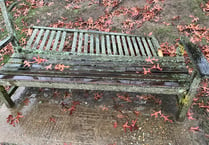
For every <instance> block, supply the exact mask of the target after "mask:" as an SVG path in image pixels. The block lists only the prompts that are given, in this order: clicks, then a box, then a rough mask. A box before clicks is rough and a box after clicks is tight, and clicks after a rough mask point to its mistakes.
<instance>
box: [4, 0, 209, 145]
mask: <svg viewBox="0 0 209 145" xmlns="http://www.w3.org/2000/svg"><path fill="white" fill-rule="evenodd" d="M159 1H160V0H159ZM51 2H53V4H52V3H51ZM201 2H203V0H175V1H172V0H165V1H164V2H163V3H160V6H161V7H162V11H160V12H159V13H158V14H157V15H156V16H155V17H154V18H152V19H151V20H150V21H144V22H143V23H141V21H140V20H141V16H140V15H136V16H134V17H132V14H126V15H116V12H117V11H123V12H121V13H126V10H127V9H129V8H130V9H131V8H132V7H138V8H143V7H144V6H145V5H146V0H143V1H142V0H123V1H121V3H120V4H119V5H117V6H116V7H113V6H109V7H105V6H103V5H101V6H99V5H98V4H97V3H96V1H93V0H92V1H87V0H68V1H67V0H66V1H61V0H56V1H55V0H46V1H45V5H44V6H42V7H40V8H36V9H34V10H32V11H31V12H30V13H28V14H27V15H26V16H24V17H19V18H15V23H17V24H19V26H20V27H22V22H21V20H22V19H24V21H25V22H26V23H27V26H28V27H29V26H31V25H39V26H54V27H55V26H56V27H66V28H72V27H73V28H74V27H76V28H81V29H87V28H88V29H95V30H105V31H115V32H124V33H131V34H137V35H148V34H149V33H150V32H152V34H153V35H155V37H156V38H157V39H158V41H159V43H164V42H169V43H171V44H175V40H176V39H177V38H179V37H180V36H181V35H182V34H181V33H180V32H179V31H178V29H177V28H176V27H177V25H188V24H190V23H191V21H192V19H193V18H191V17H190V15H194V16H196V17H198V18H199V19H200V20H199V23H200V26H202V27H203V26H205V27H207V28H209V23H208V16H205V15H204V14H203V12H202V9H201V8H200V6H199V5H200V3H201ZM51 4H52V5H51ZM69 4H71V5H69ZM34 5H35V4H34ZM68 6H69V7H68ZM66 7H67V8H66ZM19 8H21V6H19ZM124 8H126V9H124ZM108 12H109V13H108ZM176 16H179V17H178V19H176V20H172V18H174V17H176ZM89 18H92V19H93V23H94V24H92V22H91V21H90V20H91V19H89ZM110 19H111V21H108V20H110ZM127 20H128V21H127ZM97 22H98V24H100V25H97ZM106 22H107V23H106ZM132 25H133V26H132ZM23 28H25V29H27V27H25V26H23ZM17 32H18V31H17ZM26 33H27V32H26ZM21 36H22V35H21ZM70 93H72V94H71V95H69V94H70ZM95 93H98V91H97V92H96V91H87V90H80V91H79V90H72V92H69V90H57V89H38V88H26V89H23V88H22V89H19V90H18V92H17V94H16V95H14V96H13V99H14V100H15V101H16V104H19V105H17V106H16V108H14V109H7V108H6V107H5V105H1V106H0V130H1V131H0V144H2V145H3V144H5V145H6V144H16V145H37V144H38V145H42V144H43V145H45V144H50V145H54V144H60V145H63V144H64V145H70V144H72V145H87V144H88V145H116V144H117V145H130V144H133V145H143V144H144V145H207V144H208V142H209V139H208V136H206V134H209V125H208V123H209V121H208V112H204V113H202V112H201V111H199V110H197V109H199V108H195V107H193V108H192V109H191V111H192V112H193V113H194V114H193V117H195V118H196V119H195V120H188V119H186V120H185V121H184V122H176V121H175V114H176V111H177V106H176V96H160V95H158V96H155V97H150V95H144V94H135V93H129V94H126V93H125V94H124V93H122V92H101V91H100V92H99V93H102V97H101V98H100V99H98V100H97V99H95V97H94V96H95ZM118 93H119V94H123V95H125V96H129V97H130V99H131V100H133V102H127V101H124V100H120V99H118V97H117V94H118ZM137 96H138V97H137ZM139 96H143V97H142V98H143V99H140V97H139ZM146 96H147V97H146ZM147 98H148V99H147ZM156 98H157V99H156ZM156 100H158V101H157V102H158V103H156ZM159 100H162V103H159ZM206 100H207V99H206ZM75 104H76V105H75ZM72 107H75V111H74V110H73V111H72ZM69 110H70V111H69ZM159 110H161V111H162V113H163V114H164V115H169V116H170V117H169V119H171V120H173V123H170V122H168V121H166V122H165V121H164V120H163V118H162V117H161V118H160V117H157V118H155V117H154V116H152V117H151V114H152V113H154V112H155V111H159ZM17 112H21V113H22V115H23V116H24V117H23V118H20V122H19V124H17V125H16V127H13V126H12V125H10V124H8V123H7V122H6V121H7V119H6V118H7V117H8V115H10V114H12V115H13V116H15V115H17ZM135 120H136V124H135V125H134V127H133V128H132V131H130V129H129V128H126V132H125V131H124V128H123V125H124V124H125V123H126V122H127V121H128V125H131V124H132V123H133V122H132V121H135ZM206 120H207V121H206ZM116 122H117V124H116ZM197 126H200V129H196V130H195V129H194V131H193V130H191V127H197Z"/></svg>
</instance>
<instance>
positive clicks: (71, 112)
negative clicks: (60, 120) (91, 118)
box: [68, 106, 76, 115]
mask: <svg viewBox="0 0 209 145" xmlns="http://www.w3.org/2000/svg"><path fill="white" fill-rule="evenodd" d="M75 110H76V108H75V106H71V107H70V108H69V109H68V111H70V115H72V114H73V111H75Z"/></svg>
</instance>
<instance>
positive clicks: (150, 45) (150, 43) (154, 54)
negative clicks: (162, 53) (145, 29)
mask: <svg viewBox="0 0 209 145" xmlns="http://www.w3.org/2000/svg"><path fill="white" fill-rule="evenodd" d="M147 42H148V45H149V47H150V50H151V52H152V55H153V56H157V53H156V49H154V47H153V44H152V42H151V40H150V39H147Z"/></svg>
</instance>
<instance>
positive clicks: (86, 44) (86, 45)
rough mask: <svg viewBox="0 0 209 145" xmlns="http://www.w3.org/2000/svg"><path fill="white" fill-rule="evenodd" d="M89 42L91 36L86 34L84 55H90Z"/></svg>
mask: <svg viewBox="0 0 209 145" xmlns="http://www.w3.org/2000/svg"><path fill="white" fill-rule="evenodd" d="M88 41H89V36H88V34H85V39H84V53H88Z"/></svg>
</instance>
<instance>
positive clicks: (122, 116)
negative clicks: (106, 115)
mask: <svg viewBox="0 0 209 145" xmlns="http://www.w3.org/2000/svg"><path fill="white" fill-rule="evenodd" d="M117 117H118V118H125V116H124V115H122V114H118V115H117Z"/></svg>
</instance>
